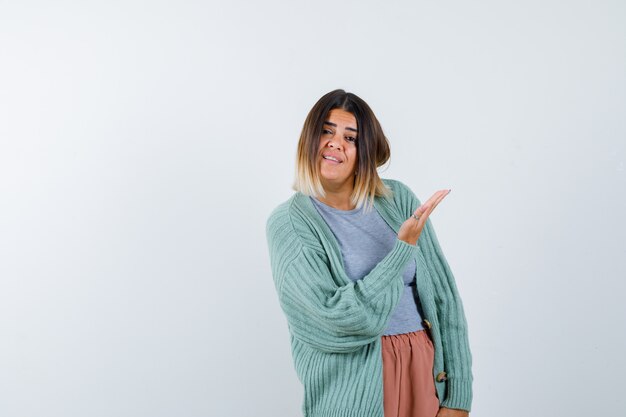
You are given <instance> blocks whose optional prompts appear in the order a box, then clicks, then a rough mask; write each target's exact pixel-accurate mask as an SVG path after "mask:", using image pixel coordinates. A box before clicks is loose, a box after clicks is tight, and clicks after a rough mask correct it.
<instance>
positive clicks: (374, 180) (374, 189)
mask: <svg viewBox="0 0 626 417" xmlns="http://www.w3.org/2000/svg"><path fill="white" fill-rule="evenodd" d="M333 109H343V110H345V111H347V112H350V113H352V114H353V115H354V117H355V119H356V122H357V131H358V135H357V140H356V148H357V162H356V168H355V175H354V189H353V191H352V194H351V196H350V199H351V201H352V204H355V205H356V207H362V206H365V209H366V211H369V210H370V209H371V208H372V207H373V204H374V196H384V197H389V196H391V194H392V192H391V190H390V189H389V188H388V187H387V186H386V185H385V184H384V183H383V181H382V179H381V178H380V177H379V176H378V171H377V168H378V167H379V166H382V165H383V164H385V163H386V162H387V161H388V160H389V158H390V157H391V149H390V147H389V142H388V141H387V138H386V137H385V134H384V133H383V129H382V127H381V126H380V123H379V122H378V119H377V118H376V116H375V115H374V112H373V111H372V109H371V108H370V106H369V105H368V104H367V103H366V102H365V101H363V100H362V99H361V98H359V97H358V96H356V95H355V94H352V93H347V92H346V91H344V90H342V89H337V90H333V91H331V92H329V93H326V94H325V95H324V96H322V97H321V98H320V99H319V100H318V101H317V103H315V105H314V106H313V108H312V109H311V110H310V111H309V114H308V115H307V117H306V119H305V121H304V126H303V127H302V132H301V133H300V140H299V142H298V150H297V155H296V172H295V181H294V183H293V185H292V189H294V190H295V191H299V192H301V193H302V194H305V195H308V196H312V197H325V196H326V191H325V190H324V187H323V185H322V183H321V181H320V164H319V146H320V136H321V135H322V130H323V126H324V121H325V120H326V118H327V117H328V114H329V113H330V111H331V110H333Z"/></svg>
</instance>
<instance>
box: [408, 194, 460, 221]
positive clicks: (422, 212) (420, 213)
mask: <svg viewBox="0 0 626 417" xmlns="http://www.w3.org/2000/svg"><path fill="white" fill-rule="evenodd" d="M450 191H451V190H439V191H437V192H436V193H435V194H433V195H432V196H431V197H430V198H429V199H428V200H427V201H426V202H425V203H424V204H422V205H421V206H419V207H418V208H417V209H416V210H415V211H414V214H415V215H416V216H417V217H419V222H418V224H419V225H420V226H422V225H423V224H424V223H426V219H427V218H428V216H430V213H432V211H433V210H434V209H435V207H437V204H439V203H440V202H441V200H443V199H444V197H445V196H447V195H448V194H449V193H450Z"/></svg>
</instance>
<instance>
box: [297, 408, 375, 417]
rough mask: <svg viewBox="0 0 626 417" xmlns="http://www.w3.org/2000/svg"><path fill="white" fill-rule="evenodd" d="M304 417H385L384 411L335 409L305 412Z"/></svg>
mask: <svg viewBox="0 0 626 417" xmlns="http://www.w3.org/2000/svg"><path fill="white" fill-rule="evenodd" d="M304 417H384V416H383V410H380V411H379V412H376V411H373V410H367V409H364V408H359V409H353V408H347V409H346V408H333V409H326V410H304Z"/></svg>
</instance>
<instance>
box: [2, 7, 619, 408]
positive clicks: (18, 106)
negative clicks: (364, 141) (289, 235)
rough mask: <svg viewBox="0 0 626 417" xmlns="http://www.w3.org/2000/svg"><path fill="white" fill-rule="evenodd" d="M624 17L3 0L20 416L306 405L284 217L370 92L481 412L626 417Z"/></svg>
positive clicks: (548, 11)
mask: <svg viewBox="0 0 626 417" xmlns="http://www.w3.org/2000/svg"><path fill="white" fill-rule="evenodd" d="M624 74H626V6H625V4H624V2H622V1H606V0H595V1H553V0H542V1H524V2H521V1H517V2H511V1H495V0H494V1H484V0H479V1H473V2H467V1H437V2H434V1H428V2H426V1H418V2H415V1H410V2H409V1H405V2H401V1H390V2H386V3H385V4H383V3H381V2H378V1H363V0H361V1H320V0H317V1H309V2H297V1H264V2H260V1H245V2H243V1H229V2H210V1H209V2H206V1H205V2H190V1H170V2H165V1H137V0H126V1H107V2H104V1H102V2H69V1H65V2H64V1H57V2H44V1H38V2H29V1H1V2H0V416H3V417H35V416H36V417H40V416H41V417H44V416H45V417H85V416H89V417H100V416H102V417H111V416H116V417H137V416H146V417H148V416H149V417H160V416H168V417H169V416H177V417H178V416H185V417H196V416H197V417H200V416H212V417H213V416H215V417H221V416H235V417H239V416H241V417H244V416H246V417H247V416H258V417H261V416H263V417H265V416H266V417H275V416H298V415H300V404H301V401H302V386H301V385H300V383H299V381H298V380H297V377H296V375H295V372H294V370H293V365H292V362H291V354H290V347H289V339H288V331H287V324H286V320H285V318H284V316H283V314H282V311H281V310H280V307H279V304H278V300H277V296H276V294H275V290H274V287H273V283H272V278H271V274H270V266H269V259H268V253H267V246H266V241H265V221H266V218H267V216H268V215H269V213H270V211H271V210H272V209H273V208H274V207H275V206H276V205H278V204H279V203H281V202H282V201H284V200H285V199H287V198H288V197H289V196H290V195H291V193H292V190H291V189H290V185H291V182H292V179H293V170H294V161H295V150H296V144H297V140H298V136H299V133H300V129H301V127H302V123H303V121H304V118H305V116H306V114H307V112H308V111H309V109H310V108H311V107H312V106H313V104H314V103H315V101H316V100H317V99H318V98H319V97H321V96H322V95H323V94H325V93H326V92H328V91H330V90H333V89H335V88H344V89H346V90H347V91H350V92H354V93H355V94H357V95H359V96H360V97H361V98H363V99H364V100H365V101H367V102H368V103H369V104H370V105H371V107H372V108H373V110H374V112H375V113H376V114H377V116H378V117H379V119H380V121H381V123H382V125H383V128H384V129H385V133H386V134H387V135H388V138H389V140H390V143H391V146H392V158H391V163H390V164H388V165H387V166H386V167H384V168H381V170H380V173H381V176H383V177H386V178H396V179H399V180H401V181H403V182H405V183H406V184H407V185H409V186H410V187H411V188H412V189H413V191H414V192H415V193H416V194H417V195H418V197H420V198H421V199H422V200H424V199H426V198H428V197H429V196H430V195H431V194H432V193H433V192H435V191H436V190H438V189H441V188H452V192H451V194H450V195H449V196H448V197H446V199H445V200H444V201H443V202H442V204H440V205H439V206H438V207H437V209H436V211H435V212H433V214H432V216H431V219H432V221H433V225H434V226H435V229H436V231H437V235H438V238H439V241H440V243H441V245H442V248H443V250H444V252H445V254H446V257H447V259H448V262H449V263H450V266H451V267H452V270H453V272H454V274H455V277H456V279H457V285H458V287H459V291H460V293H461V296H462V299H463V302H464V306H465V310H466V315H467V318H468V325H469V332H470V342H471V347H472V353H473V357H474V368H473V371H474V377H475V381H474V390H475V392H474V403H473V409H472V413H471V414H472V415H476V416H483V417H491V416H494V417H496V416H503V415H506V416H509V417H517V416H519V417H526V416H534V415H537V416H552V415H568V416H581V417H582V416H590V415H604V414H609V415H615V413H617V414H619V413H621V412H623V410H624V408H626V398H625V396H624V395H623V393H622V391H623V388H624V383H623V374H624V372H625V371H626V366H625V365H626V364H625V362H626V361H625V359H624V356H623V352H624V351H626V337H625V335H624V328H625V323H624V318H625V317H626V308H625V307H624V301H623V296H624V291H625V290H626V286H625V285H624V279H625V278H626V244H625V243H624V241H625V237H626V221H625V220H624V215H625V213H626V171H625V160H626V123H625V121H624V120H625V116H626V85H625V77H624Z"/></svg>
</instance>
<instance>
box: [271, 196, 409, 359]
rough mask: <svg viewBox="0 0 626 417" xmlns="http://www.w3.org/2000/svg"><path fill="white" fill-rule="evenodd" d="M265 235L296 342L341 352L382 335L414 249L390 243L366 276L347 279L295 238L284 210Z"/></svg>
mask: <svg viewBox="0 0 626 417" xmlns="http://www.w3.org/2000/svg"><path fill="white" fill-rule="evenodd" d="M266 233H267V240H268V247H269V251H270V263H271V265H272V274H273V278H274V283H275V287H276V290H277V294H278V299H279V301H280V306H281V308H282V310H283V312H284V314H285V316H286V318H287V323H288V326H289V330H290V332H291V334H292V335H293V336H294V337H295V338H296V339H298V340H299V341H301V342H303V343H305V344H307V345H308V346H310V347H313V348H315V349H319V350H321V351H324V352H330V353H343V352H353V351H356V350H358V349H360V348H362V347H363V346H365V345H367V344H370V343H372V342H373V341H375V340H377V339H378V338H380V337H381V336H382V334H383V333H384V330H385V328H386V325H387V322H388V320H389V318H390V316H391V313H392V312H393V309H394V308H395V306H396V305H397V303H398V302H399V300H400V297H401V296H402V291H403V288H404V283H403V281H402V272H403V271H404V268H405V267H406V265H407V262H408V261H409V260H410V259H412V258H414V257H415V256H416V255H417V246H416V245H411V244H409V243H406V242H404V241H402V240H400V239H396V242H395V244H394V246H393V248H392V249H391V251H390V252H389V253H388V254H387V255H386V256H385V257H384V258H383V259H382V260H381V261H380V262H379V263H378V264H377V265H376V266H375V267H374V268H373V269H372V270H371V271H370V272H369V273H368V274H367V275H365V276H364V277H363V278H361V279H358V280H356V281H351V280H350V279H348V278H347V277H346V279H345V280H342V279H341V277H339V276H337V274H336V273H335V272H334V271H333V270H332V268H331V265H330V262H329V260H328V257H327V255H326V253H324V252H323V251H320V250H319V249H317V248H314V247H312V246H310V245H307V244H306V242H304V241H303V240H302V239H301V238H300V236H299V234H298V233H297V232H296V229H295V228H294V227H293V224H292V221H291V219H290V216H289V213H288V209H287V208H286V207H281V208H279V209H277V210H276V211H275V212H274V213H273V214H272V215H271V216H270V218H269V220H268V223H267V227H266ZM345 281H348V282H345Z"/></svg>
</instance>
